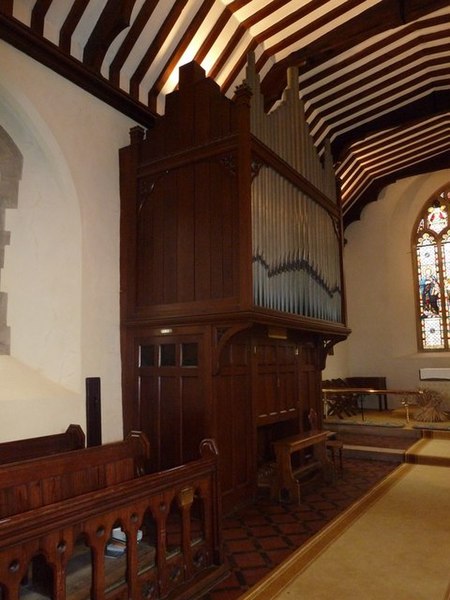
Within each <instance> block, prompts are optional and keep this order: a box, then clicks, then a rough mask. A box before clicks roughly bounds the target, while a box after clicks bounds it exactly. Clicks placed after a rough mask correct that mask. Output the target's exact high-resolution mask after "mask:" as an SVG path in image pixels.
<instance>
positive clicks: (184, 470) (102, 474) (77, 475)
mask: <svg viewBox="0 0 450 600" xmlns="http://www.w3.org/2000/svg"><path fill="white" fill-rule="evenodd" d="M148 455H149V448H148V442H147V440H146V438H145V436H144V435H143V434H138V433H133V434H130V436H128V438H127V439H126V440H124V441H123V442H116V443H113V444H105V445H104V446H99V447H94V448H86V449H83V450H74V451H72V452H66V453H63V454H57V455H53V456H48V457H45V458H39V459H32V460H25V461H21V462H15V463H10V464H8V465H2V466H0V516H1V517H2V518H1V519H0V598H1V599H2V600H5V599H8V600H10V599H12V598H19V597H20V598H21V599H24V600H26V599H27V598H30V599H31V598H32V599H33V600H34V599H38V598H39V599H40V598H42V599H44V598H53V600H87V599H89V598H92V599H93V600H100V599H105V598H107V599H108V600H124V599H128V598H149V599H156V598H161V597H166V596H167V595H169V594H170V595H171V596H170V597H171V598H177V597H179V598H186V599H187V598H191V597H193V596H195V595H196V594H197V593H198V592H199V591H201V590H203V589H205V588H207V587H208V586H210V585H212V583H213V582H214V581H216V579H218V578H219V577H223V573H224V566H223V557H222V550H221V543H220V504H219V492H218V480H217V451H216V448H215V445H214V443H213V442H212V441H205V442H203V443H202V446H201V457H200V458H199V459H198V460H197V461H193V462H192V463H189V464H187V465H182V466H180V467H176V468H173V469H170V470H168V471H165V472H160V473H153V474H146V473H145V472H144V470H143V467H142V465H143V464H144V462H145V461H147V460H148ZM117 531H118V532H119V533H122V534H123V537H124V538H125V539H124V550H123V552H122V553H120V554H119V555H118V556H114V557H113V556H110V555H109V552H108V549H109V547H110V546H111V545H112V542H113V534H114V532H117Z"/></svg>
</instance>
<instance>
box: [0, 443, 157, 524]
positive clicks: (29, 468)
mask: <svg viewBox="0 0 450 600" xmlns="http://www.w3.org/2000/svg"><path fill="white" fill-rule="evenodd" d="M148 459H149V446H148V441H147V438H146V437H145V436H144V435H143V434H142V433H137V432H132V433H130V434H129V436H128V437H127V438H126V439H125V440H124V441H121V442H115V443H112V444H105V445H104V446H94V447H92V448H83V449H81V450H73V451H71V452H62V453H59V454H53V455H51V456H46V457H40V458H34V459H30V460H24V461H19V462H14V463H8V464H5V465H0V518H4V517H8V516H10V515H15V514H17V513H23V512H26V511H30V510H34V509H36V508H39V507H42V506H46V505H48V504H54V503H55V502H59V501H61V500H65V499H66V498H75V497H76V496H80V495H81V494H86V493H87V492H91V491H94V490H99V489H102V488H105V487H107V486H111V485H115V484H117V483H122V482H124V481H129V480H131V479H133V478H135V477H136V476H138V475H143V474H144V472H145V470H144V465H145V462H146V461H147V460H148Z"/></svg>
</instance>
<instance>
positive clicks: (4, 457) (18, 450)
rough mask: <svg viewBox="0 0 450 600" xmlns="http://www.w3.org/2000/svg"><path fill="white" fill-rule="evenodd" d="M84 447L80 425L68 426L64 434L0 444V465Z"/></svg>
mask: <svg viewBox="0 0 450 600" xmlns="http://www.w3.org/2000/svg"><path fill="white" fill-rule="evenodd" d="M84 446H85V435H84V432H83V430H82V429H81V427H80V425H69V427H68V428H67V429H66V431H65V432H64V433H55V434H51V435H43V436H40V437H34V438H27V439H25V440H14V441H12V442H3V443H0V464H1V465H4V464H7V463H11V462H18V461H21V460H29V459H30V458H40V457H43V456H50V455H52V454H58V453H60V452H69V451H71V450H80V449H81V448H84Z"/></svg>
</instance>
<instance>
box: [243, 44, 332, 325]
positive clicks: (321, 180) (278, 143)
mask: <svg viewBox="0 0 450 600" xmlns="http://www.w3.org/2000/svg"><path fill="white" fill-rule="evenodd" d="M287 80H288V84H287V88H286V90H285V92H284V94H283V98H282V100H281V101H280V102H279V104H278V106H277V107H276V108H275V109H274V110H273V111H271V112H270V113H269V114H267V113H266V112H265V111H264V99H263V96H262V94H261V91H260V85H259V79H258V76H257V73H256V69H255V64H254V57H253V56H250V57H249V64H248V68H247V73H246V84H247V86H249V87H250V89H251V91H252V98H251V108H250V120H251V122H250V127H251V133H252V135H253V136H254V137H255V138H257V139H258V140H260V141H261V142H262V143H263V144H264V145H265V146H267V147H268V148H269V149H270V150H272V151H273V152H274V153H275V154H276V155H277V156H278V157H279V158H281V159H282V160H283V161H285V162H286V163H288V165H290V167H292V168H293V169H294V170H295V171H296V172H297V173H299V174H300V175H301V176H302V178H304V179H306V180H307V181H308V182H309V183H310V184H312V186H314V188H315V189H316V190H318V191H319V193H320V194H321V195H322V196H324V197H326V198H327V199H328V201H329V204H330V206H336V202H337V199H336V188H335V175H334V170H333V164H332V160H331V152H330V145H329V143H327V144H325V147H324V150H323V156H322V157H320V156H319V153H318V152H317V149H316V147H315V145H314V142H313V139H312V137H311V135H310V134H309V130H308V124H307V122H306V119H305V111H304V107H303V103H302V100H301V98H300V95H299V91H298V70H297V69H295V68H291V69H289V71H288V77H287ZM252 236H253V237H252V252H253V295H254V303H255V304H256V305H257V306H261V307H265V308H268V309H273V310H277V311H282V312H286V313H291V314H298V315H301V316H305V317H311V318H315V319H323V320H328V321H334V322H342V290H341V239H340V226H339V216H338V212H337V211H336V210H329V209H327V203H326V202H325V203H319V202H318V201H317V200H316V199H315V198H313V197H312V196H311V194H308V193H307V191H305V189H302V187H301V186H299V185H296V184H295V183H293V182H292V181H291V180H289V179H287V178H286V177H285V176H283V175H282V174H281V173H280V172H278V171H277V170H276V168H275V167H274V166H273V165H270V164H263V165H262V167H261V168H260V170H259V172H258V174H257V175H256V176H255V177H254V179H253V183H252Z"/></svg>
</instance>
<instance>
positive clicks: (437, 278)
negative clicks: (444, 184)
mask: <svg viewBox="0 0 450 600" xmlns="http://www.w3.org/2000/svg"><path fill="white" fill-rule="evenodd" d="M449 214H450V187H448V188H447V189H445V190H444V191H443V192H441V193H439V194H438V195H437V196H436V197H434V198H433V199H431V201H430V202H429V203H427V205H426V206H425V208H424V210H423V212H422V213H421V214H420V215H419V218H418V220H417V224H416V228H415V232H414V236H413V245H414V252H413V256H414V266H415V273H416V277H417V279H416V298H417V306H418V316H419V319H418V324H419V325H418V331H419V347H420V349H421V350H449V349H450V224H449Z"/></svg>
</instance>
